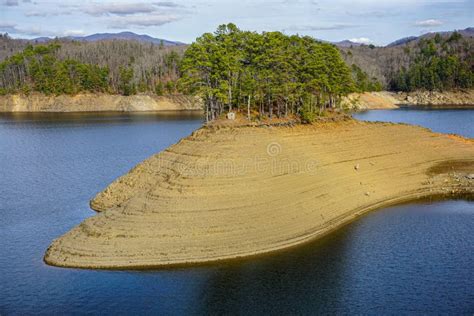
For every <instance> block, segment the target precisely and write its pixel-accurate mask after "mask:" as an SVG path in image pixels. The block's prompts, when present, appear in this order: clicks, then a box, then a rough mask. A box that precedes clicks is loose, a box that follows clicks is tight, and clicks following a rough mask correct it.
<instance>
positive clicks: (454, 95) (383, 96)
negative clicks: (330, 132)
mask: <svg viewBox="0 0 474 316" xmlns="http://www.w3.org/2000/svg"><path fill="white" fill-rule="evenodd" d="M342 105H343V106H344V107H347V108H351V109H356V110H375V109H396V108H398V107H400V106H433V107H437V106H438V107H466V106H472V107H474V90H465V91H451V92H436V91H415V92H410V93H406V92H389V91H381V92H365V93H353V94H350V95H349V96H348V97H346V98H344V99H343V100H342Z"/></svg>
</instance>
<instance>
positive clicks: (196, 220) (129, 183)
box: [45, 120, 474, 269]
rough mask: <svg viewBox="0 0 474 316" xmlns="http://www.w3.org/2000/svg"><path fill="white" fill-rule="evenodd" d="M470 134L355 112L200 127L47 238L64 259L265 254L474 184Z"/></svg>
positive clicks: (469, 190)
mask: <svg viewBox="0 0 474 316" xmlns="http://www.w3.org/2000/svg"><path fill="white" fill-rule="evenodd" d="M473 178H474V140H469V139H464V138H461V137H457V136H449V135H442V134H435V133H432V132H431V131H429V130H427V129H424V128H420V127H415V126H409V125H397V124H389V123H365V122H358V121H353V120H346V121H342V122H331V123H320V124H316V125H313V126H303V125H296V126H293V127H265V128H264V127H241V128H233V127H214V128H210V127H208V128H202V129H200V130H198V131H196V132H195V133H194V134H193V135H191V136H189V137H187V138H185V139H183V140H181V141H180V142H179V143H178V144H176V145H173V146H171V147H170V148H168V149H166V150H165V151H163V152H161V153H159V154H157V155H155V156H153V157H151V158H149V159H148V160H146V161H144V162H143V163H141V164H139V165H138V166H136V167H135V168H134V169H132V170H131V171H130V172H129V173H128V174H126V175H124V176H123V177H121V178H119V179H118V180H116V181H115V182H114V183H112V184H111V185H110V186H109V187H108V188H107V189H106V190H105V191H103V192H101V193H100V194H99V195H97V197H96V198H95V199H94V200H93V201H92V202H91V205H92V207H93V208H94V209H96V210H98V211H101V213H99V214H97V215H96V216H93V217H91V218H89V219H87V220H85V221H84V222H83V223H82V224H80V225H78V226H77V227H75V228H74V229H72V230H71V231H70V232H68V233H66V234H65V235H64V236H62V237H60V238H58V239H57V240H55V241H54V242H53V243H52V244H51V246H50V247H49V248H48V250H47V252H46V255H45V261H46V262H47V263H48V264H51V265H56V266H62V267H79V268H110V269H120V268H152V267H162V266H168V265H179V264H192V263H203V262H210V261H217V260H223V259H232V258H238V257H244V256H251V255H256V254H262V253H267V252H271V251H275V250H279V249H283V248H287V247H290V246H294V245H298V244H300V243H303V242H306V241H308V240H311V239H313V238H316V237H318V236H321V235H323V234H325V233H327V232H329V231H330V230H333V229H335V228H337V227H339V226H341V225H343V224H344V223H347V222H348V221H350V220H352V219H354V218H355V217H357V216H358V215H360V214H362V213H365V212H367V211H370V210H374V209H377V208H381V207H384V206H387V205H391V204H395V203H400V202H404V201H409V200H413V199H416V198H421V197H427V196H435V195H451V194H454V195H459V194H466V195H472V194H473V193H474V179H473Z"/></svg>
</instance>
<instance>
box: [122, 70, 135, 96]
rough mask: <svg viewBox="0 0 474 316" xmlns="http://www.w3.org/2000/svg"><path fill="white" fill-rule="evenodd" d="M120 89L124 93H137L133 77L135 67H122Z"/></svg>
mask: <svg viewBox="0 0 474 316" xmlns="http://www.w3.org/2000/svg"><path fill="white" fill-rule="evenodd" d="M119 78H120V81H119V91H120V93H121V94H123V95H133V94H136V93H137V89H136V87H135V84H134V83H133V82H132V79H133V68H131V67H120V77H119Z"/></svg>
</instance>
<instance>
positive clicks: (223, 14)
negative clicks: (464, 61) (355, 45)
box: [0, 0, 474, 45]
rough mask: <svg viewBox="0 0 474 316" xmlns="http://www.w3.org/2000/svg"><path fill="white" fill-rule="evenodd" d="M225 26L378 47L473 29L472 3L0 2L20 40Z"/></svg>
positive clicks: (168, 35)
mask: <svg viewBox="0 0 474 316" xmlns="http://www.w3.org/2000/svg"><path fill="white" fill-rule="evenodd" d="M227 22H233V23H235V24H237V25H238V26H239V27H240V28H241V29H245V30H256V31H283V32H285V33H287V34H293V33H298V34H303V35H310V36H313V37H316V38H319V39H323V40H329V41H340V40H344V39H351V40H354V41H359V42H364V43H374V44H376V45H385V44H388V43H390V42H392V41H394V40H396V39H399V38H402V37H406V36H410V35H420V34H422V33H426V32H430V31H443V30H454V29H464V28H466V27H469V26H474V0H434V1H433V0H432V1H428V0H385V1H384V0H270V1H261V0H239V1H230V0H221V1H218V0H187V1H182V0H169V1H168V0H163V1H130V0H121V1H89V0H84V1H78V0H76V1H71V0H63V1H42V0H0V32H8V33H9V34H10V35H11V36H13V37H22V38H34V37H39V36H68V35H87V34H92V33H98V32H120V31H133V32H136V33H140V34H148V35H151V36H154V37H159V38H165V39H170V40H177V41H182V42H186V43H190V42H192V41H193V40H194V39H195V38H196V37H197V36H199V35H201V34H202V33H204V32H211V31H213V30H214V29H215V28H216V27H217V25H219V24H222V23H227Z"/></svg>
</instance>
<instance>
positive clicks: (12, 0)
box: [0, 0, 18, 7]
mask: <svg viewBox="0 0 474 316" xmlns="http://www.w3.org/2000/svg"><path fill="white" fill-rule="evenodd" d="M0 4H1V5H6V6H7V7H15V6H18V0H3V1H2V2H0Z"/></svg>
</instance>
